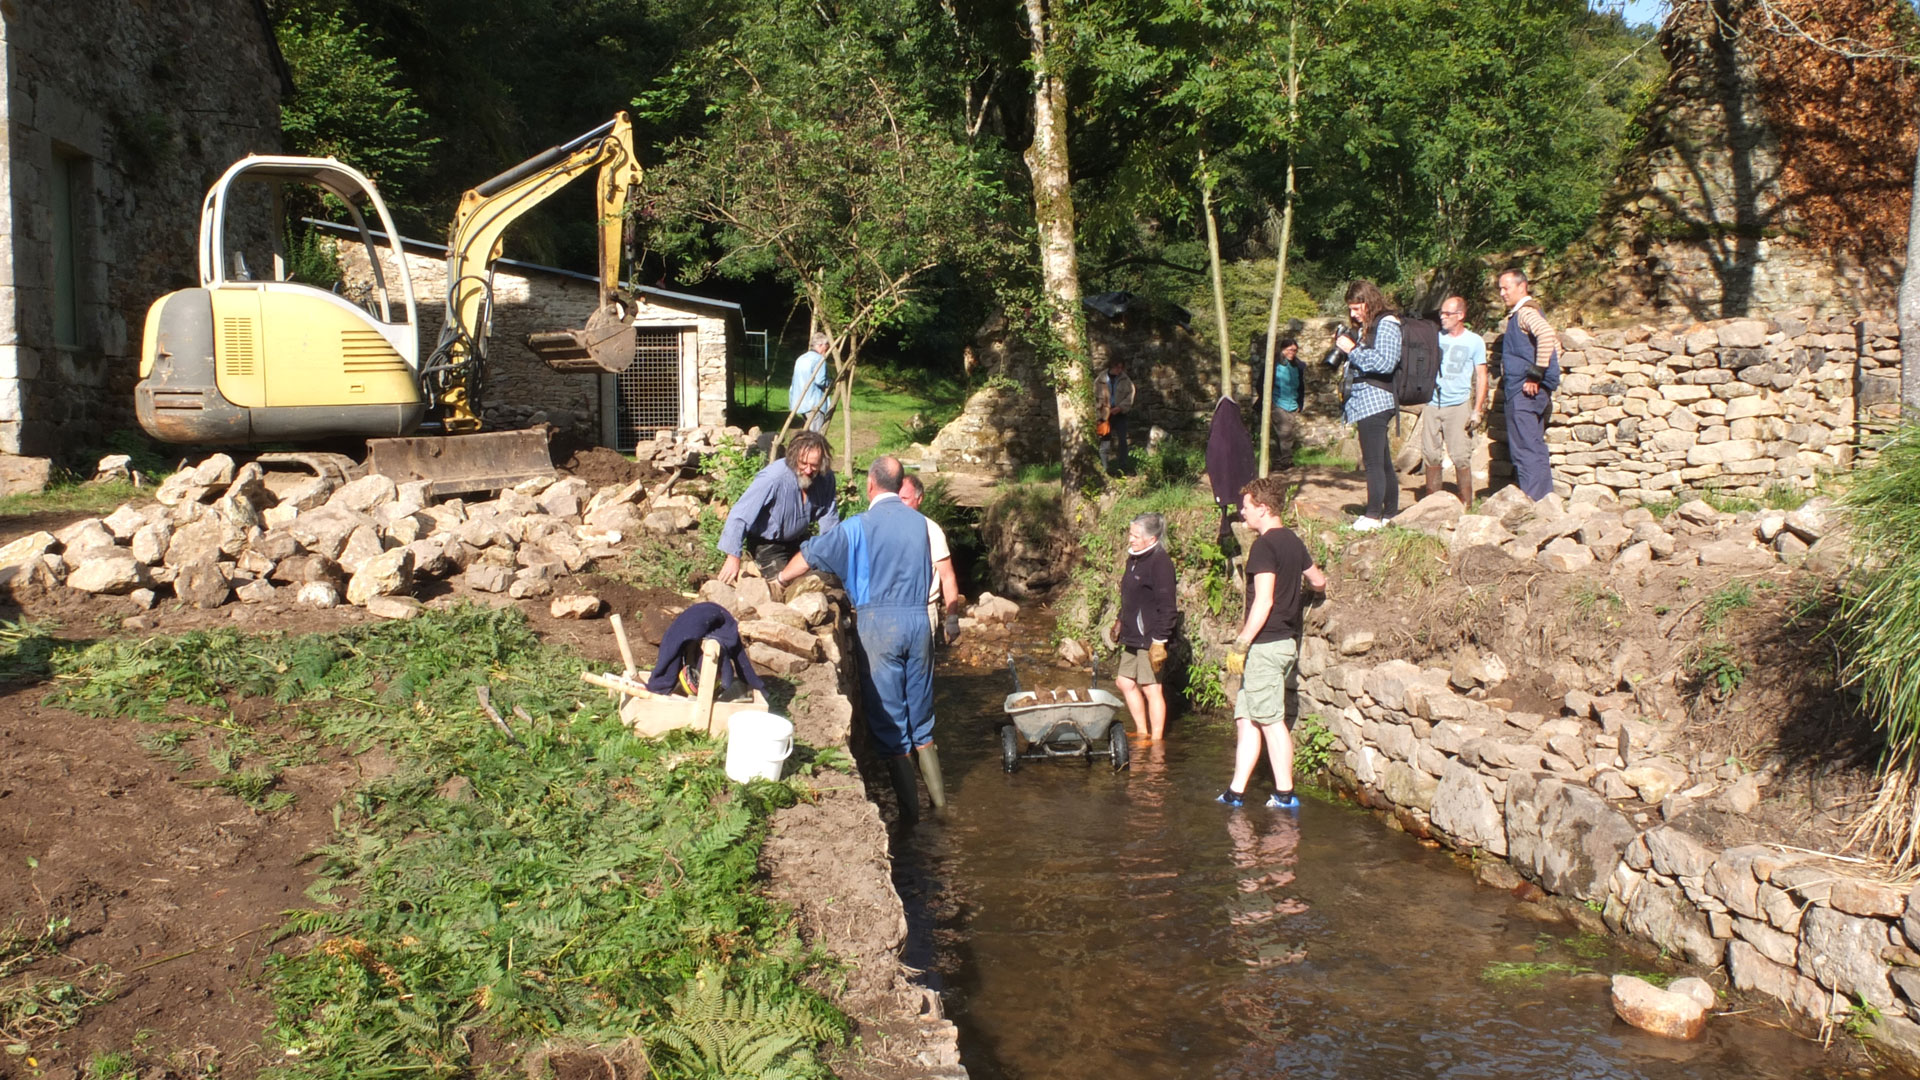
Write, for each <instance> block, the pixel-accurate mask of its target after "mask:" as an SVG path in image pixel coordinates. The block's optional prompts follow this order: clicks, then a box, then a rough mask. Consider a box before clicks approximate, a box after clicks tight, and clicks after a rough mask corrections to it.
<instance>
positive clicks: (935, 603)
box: [900, 474, 965, 644]
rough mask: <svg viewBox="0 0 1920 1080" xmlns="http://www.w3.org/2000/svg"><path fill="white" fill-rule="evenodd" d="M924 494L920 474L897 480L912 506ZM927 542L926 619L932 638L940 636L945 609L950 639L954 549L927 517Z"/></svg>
mask: <svg viewBox="0 0 1920 1080" xmlns="http://www.w3.org/2000/svg"><path fill="white" fill-rule="evenodd" d="M926 494H927V491H926V487H925V486H924V485H923V484H921V483H920V478H919V477H917V476H914V475H911V474H909V475H907V476H906V477H905V478H903V479H902V480H901V482H900V501H901V502H903V503H906V504H907V505H908V506H910V507H912V508H913V509H915V510H918V509H920V500H921V499H923V498H925V497H926ZM927 546H928V547H929V548H931V549H932V551H933V588H932V589H930V590H928V594H927V622H928V624H929V625H930V626H931V627H932V629H933V640H934V641H936V642H938V641H940V640H941V634H940V624H941V622H942V618H941V614H942V612H945V615H946V618H945V622H946V623H947V633H946V638H945V639H946V641H947V643H948V644H952V643H953V639H954V638H956V637H959V636H960V634H959V630H960V625H959V624H960V614H959V608H960V601H962V600H964V599H965V597H963V596H961V595H960V575H958V574H956V573H955V572H954V569H953V549H952V548H949V547H948V546H947V533H946V530H944V529H942V528H941V527H940V525H939V523H938V522H936V521H934V520H933V519H932V518H927Z"/></svg>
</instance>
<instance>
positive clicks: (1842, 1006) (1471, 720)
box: [1300, 635, 1920, 1067]
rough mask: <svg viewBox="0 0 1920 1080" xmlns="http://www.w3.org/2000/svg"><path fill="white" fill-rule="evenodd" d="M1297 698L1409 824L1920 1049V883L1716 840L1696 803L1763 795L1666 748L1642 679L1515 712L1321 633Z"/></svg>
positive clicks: (1720, 769)
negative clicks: (1859, 1017) (1546, 708)
mask: <svg viewBox="0 0 1920 1080" xmlns="http://www.w3.org/2000/svg"><path fill="white" fill-rule="evenodd" d="M1300 674H1301V711H1302V713H1303V714H1309V715H1310V714H1314V713H1318V714H1319V715H1320V716H1321V717H1323V718H1324V719H1325V720H1326V721H1327V725H1328V727H1329V728H1330V729H1331V730H1332V731H1333V733H1334V753H1333V760H1332V763H1331V765H1330V770H1331V772H1332V774H1333V776H1334V778H1335V780H1336V781H1337V783H1338V784H1339V785H1340V786H1342V787H1344V788H1346V789H1347V790H1349V791H1351V792H1354V793H1355V794H1356V795H1357V796H1358V797H1359V798H1360V799H1361V801H1363V802H1365V803H1366V804H1368V805H1370V806H1372V807H1374V808H1376V809H1378V810H1382V811H1385V812H1387V813H1389V814H1391V815H1393V817H1394V818H1395V819H1396V820H1397V821H1398V822H1399V824H1400V825H1401V826H1402V827H1403V828H1405V829H1407V830H1408V831H1410V832H1412V833H1415V834H1416V835H1420V836H1423V837H1433V838H1436V839H1439V840H1441V841H1443V842H1445V843H1448V844H1450V845H1452V846H1453V847H1455V848H1457V849H1458V850H1461V851H1464V852H1469V853H1475V854H1477V855H1479V856H1493V857H1498V858H1500V859H1504V860H1505V861H1506V862H1507V863H1508V864H1510V865H1511V867H1512V869H1513V870H1515V871H1518V872H1519V874H1521V875H1523V876H1524V877H1525V878H1526V879H1528V880H1530V881H1533V882H1535V883H1536V884H1538V885H1539V886H1540V887H1541V888H1542V889H1545V890H1546V891H1547V892H1549V893H1551V894H1554V895H1555V896H1559V897H1564V898H1566V899H1567V900H1569V901H1572V902H1574V903H1576V904H1579V905H1585V906H1587V907H1588V908H1595V907H1597V908H1598V909H1599V910H1600V912H1601V916H1602V918H1603V919H1604V920H1605V921H1606V923H1607V925H1608V926H1609V927H1610V928H1611V929H1613V930H1614V931H1616V932H1618V933H1624V934H1630V935H1633V936H1634V937H1637V938H1640V939H1642V940H1644V941H1646V942H1649V943H1651V944H1653V945H1655V946H1657V947H1659V948H1661V949H1663V950H1665V951H1666V952H1668V953H1670V954H1672V955H1674V956H1676V957H1684V958H1686V959H1687V960H1688V961H1690V962H1692V963H1696V964H1700V965H1703V966H1706V967H1718V966H1721V965H1724V966H1725V967H1726V970H1727V974H1728V977H1729V980H1730V982H1731V983H1732V985H1733V986H1734V987H1735V988H1737V989H1740V990H1745V991H1751V992H1755V993H1760V994H1765V995H1767V996H1769V997H1772V998H1775V999H1777V1000H1779V1001H1781V1002H1783V1003H1785V1004H1786V1005H1787V1006H1788V1008H1790V1009H1791V1010H1793V1011H1794V1012H1795V1013H1797V1014H1799V1015H1801V1016H1804V1017H1808V1018H1810V1019H1813V1020H1816V1021H1821V1022H1825V1021H1827V1020H1828V1019H1830V1018H1835V1017H1839V1016H1842V1015H1846V1014H1850V1013H1852V1012H1854V1011H1855V1005H1854V1002H1855V1001H1859V1002H1864V1003H1865V1004H1866V1005H1868V1006H1871V1007H1872V1009H1873V1010H1877V1013H1868V1014H1867V1022H1868V1024H1869V1030H1871V1031H1872V1034H1873V1036H1874V1045H1875V1046H1877V1047H1879V1048H1880V1049H1881V1050H1883V1051H1886V1052H1888V1053H1890V1054H1893V1055H1894V1056H1896V1057H1897V1058H1899V1059H1901V1060H1903V1061H1904V1062H1905V1063H1906V1064H1908V1065H1909V1066H1910V1067H1911V1066H1913V1065H1914V1064H1916V1063H1920V1024H1917V1023H1915V1021H1916V1020H1920V966H1916V965H1920V892H1917V891H1915V890H1913V888H1912V885H1911V883H1906V884H1890V883H1887V882H1883V881H1879V880H1875V879H1873V878H1871V877H1867V876H1863V871H1862V869H1861V868H1860V867H1858V866H1857V865H1837V864H1835V863H1833V862H1831V861H1829V860H1825V859H1822V858H1820V857H1819V856H1816V855H1812V854H1808V853H1804V852H1801V851H1798V850H1796V849H1791V848H1783V847H1780V846H1778V845H1768V844H1749V845H1742V846H1737V847H1731V848H1725V849H1722V848H1720V847H1719V846H1718V845H1717V844H1715V843H1714V842H1713V841H1711V840H1710V839H1707V838H1706V837H1705V835H1704V831H1703V830H1701V829H1697V828H1694V827H1692V824H1691V822H1692V820H1693V819H1690V818H1689V816H1688V810H1689V809H1690V807H1691V806H1693V805H1695V804H1697V803H1699V802H1703V801H1705V800H1709V799H1713V800H1725V801H1727V802H1729V803H1735V802H1737V800H1740V799H1742V798H1746V797H1751V796H1752V794H1753V791H1752V790H1751V789H1749V790H1745V791H1744V793H1743V788H1747V786H1748V785H1751V784H1752V782H1753V780H1754V778H1753V777H1752V776H1751V775H1749V776H1747V777H1745V778H1744V779H1743V778H1742V777H1741V776H1740V775H1739V773H1738V769H1737V768H1735V767H1733V766H1716V765H1715V764H1713V763H1709V762H1688V761H1681V760H1676V759H1675V758H1674V757H1672V756H1669V755H1668V753H1667V751H1668V746H1667V741H1666V739H1667V736H1666V733H1665V731H1664V730H1662V729H1661V728H1660V727H1659V726H1657V725H1654V724H1649V723H1646V722H1645V721H1643V720H1642V719H1639V717H1640V716H1641V715H1642V710H1641V708H1640V707H1639V705H1638V704H1637V703H1636V701H1635V700H1634V697H1633V695H1632V693H1630V692H1627V691H1622V692H1619V693H1614V694H1605V695H1600V696H1594V695H1590V694H1587V693H1585V692H1583V691H1574V692H1570V693H1568V694H1567V696H1566V699H1565V702H1564V703H1563V705H1562V707H1561V708H1560V709H1559V710H1558V711H1557V712H1558V715H1555V716H1545V715H1541V714H1538V713H1522V712H1515V711H1510V710H1508V709H1504V708H1501V707H1499V706H1497V705H1495V704H1492V703H1490V702H1488V701H1484V700H1476V699H1475V698H1473V697H1468V696H1466V695H1464V694H1463V693H1459V692H1456V687H1465V686H1471V685H1473V683H1474V681H1475V678H1476V673H1474V672H1472V671H1470V670H1467V669H1463V668H1462V667H1460V666H1456V668H1455V669H1454V670H1453V671H1447V670H1443V669H1438V668H1428V669H1422V668H1419V667H1416V666H1414V665H1413V664H1411V663H1408V662H1406V661H1404V660H1388V661H1386V662H1384V663H1379V664H1369V663H1367V662H1365V661H1364V660H1363V659H1360V658H1358V657H1353V656H1345V655H1342V654H1341V653H1340V650H1339V648H1338V647H1337V646H1336V645H1335V644H1333V643H1332V642H1330V641H1328V640H1327V639H1326V638H1323V637H1319V636H1315V635H1309V636H1308V637H1307V638H1306V640H1305V641H1304V642H1303V643H1302V648H1301V654H1300Z"/></svg>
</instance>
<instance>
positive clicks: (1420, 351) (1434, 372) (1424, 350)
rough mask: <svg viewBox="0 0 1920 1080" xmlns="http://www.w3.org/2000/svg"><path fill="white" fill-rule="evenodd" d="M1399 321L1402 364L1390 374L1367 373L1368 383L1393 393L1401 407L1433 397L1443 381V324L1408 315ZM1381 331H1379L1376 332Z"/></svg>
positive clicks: (1395, 401)
mask: <svg viewBox="0 0 1920 1080" xmlns="http://www.w3.org/2000/svg"><path fill="white" fill-rule="evenodd" d="M1399 323H1400V366H1399V367H1396V368H1394V369H1393V374H1391V375H1366V376H1363V378H1365V379H1366V380H1367V381H1368V382H1370V383H1372V384H1373V385H1375V386H1377V387H1379V388H1380V389H1382V390H1387V391H1390V392H1391V393H1392V394H1393V400H1394V403H1395V404H1397V405H1399V406H1400V407H1401V408H1405V407H1407V406H1409V405H1425V404H1427V403H1429V402H1431V401H1432V400H1433V391H1434V387H1435V386H1437V385H1438V384H1439V382H1440V324H1439V323H1437V322H1434V321H1433V320H1431V319H1417V318H1412V317H1406V318H1401V319H1399ZM1377 332H1378V331H1376V333H1377Z"/></svg>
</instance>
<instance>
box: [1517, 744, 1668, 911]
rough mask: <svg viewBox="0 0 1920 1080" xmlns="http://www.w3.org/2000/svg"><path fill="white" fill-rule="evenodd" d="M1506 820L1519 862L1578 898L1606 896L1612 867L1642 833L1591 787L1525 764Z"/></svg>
mask: <svg viewBox="0 0 1920 1080" xmlns="http://www.w3.org/2000/svg"><path fill="white" fill-rule="evenodd" d="M1506 825H1507V847H1508V858H1509V861H1511V862H1512V863H1513V865H1514V868H1515V869H1517V870H1519V871H1520V872H1521V873H1524V874H1526V875H1527V876H1528V877H1530V878H1532V879H1533V880H1535V881H1537V882H1539V883H1540V884H1541V886H1542V887H1544V888H1545V889H1546V890H1547V891H1549V892H1553V893H1558V894H1560V895H1563V896H1572V897H1574V898H1575V899H1579V900H1604V899H1605V898H1606V895H1607V884H1608V881H1609V879H1610V878H1611V877H1612V875H1613V868H1614V867H1615V866H1616V865H1618V864H1619V862H1620V855H1621V853H1622V852H1623V851H1625V850H1626V847H1627V845H1628V844H1629V843H1632V842H1633V839H1634V837H1635V836H1637V835H1638V830H1636V829H1635V828H1634V827H1633V825H1632V824H1631V823H1630V822H1628V821H1627V819H1626V818H1624V817H1622V816H1621V815H1620V814H1619V813H1618V812H1616V811H1615V810H1614V809H1613V808H1612V807H1610V806H1608V805H1607V802H1606V800H1605V799H1602V798H1601V797H1600V796H1599V795H1598V794H1596V793H1595V792H1593V791H1592V790H1590V789H1588V788H1585V787H1581V786H1578V785H1576V784H1573V783H1569V782H1567V781H1564V780H1560V779H1556V778H1555V777H1553V776H1552V775H1551V774H1547V773H1540V772H1533V771H1529V770H1525V769H1516V770H1515V772H1514V773H1513V775H1512V776H1511V777H1509V778H1508V780H1507V807H1506Z"/></svg>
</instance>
